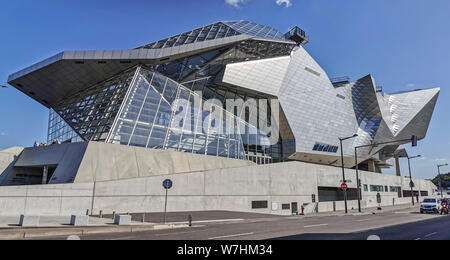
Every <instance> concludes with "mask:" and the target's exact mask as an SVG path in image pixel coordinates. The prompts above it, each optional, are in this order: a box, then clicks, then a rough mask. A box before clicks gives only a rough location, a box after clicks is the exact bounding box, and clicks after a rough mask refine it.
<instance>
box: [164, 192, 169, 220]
mask: <svg viewBox="0 0 450 260" xmlns="http://www.w3.org/2000/svg"><path fill="white" fill-rule="evenodd" d="M168 191H169V189H166V203H165V206H164V224H166V212H167V193H168Z"/></svg>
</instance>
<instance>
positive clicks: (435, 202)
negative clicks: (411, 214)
mask: <svg viewBox="0 0 450 260" xmlns="http://www.w3.org/2000/svg"><path fill="white" fill-rule="evenodd" d="M441 208H442V206H441V199H425V200H424V201H423V202H422V204H421V205H420V213H421V214H423V213H435V214H439V213H440V211H441Z"/></svg>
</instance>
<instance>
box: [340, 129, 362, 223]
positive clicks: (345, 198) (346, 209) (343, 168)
mask: <svg viewBox="0 0 450 260" xmlns="http://www.w3.org/2000/svg"><path fill="white" fill-rule="evenodd" d="M355 137H358V135H357V134H355V135H353V136H349V137H345V138H339V141H340V143H341V160H342V178H343V179H342V181H343V182H344V183H347V180H346V179H345V166H344V149H343V145H342V142H343V141H345V140H348V139H352V138H355ZM344 203H345V214H347V213H348V206H347V190H344Z"/></svg>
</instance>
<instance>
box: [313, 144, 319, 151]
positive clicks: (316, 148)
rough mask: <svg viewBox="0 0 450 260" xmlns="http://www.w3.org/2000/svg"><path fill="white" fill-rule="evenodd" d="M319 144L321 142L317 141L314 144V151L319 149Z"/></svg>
mask: <svg viewBox="0 0 450 260" xmlns="http://www.w3.org/2000/svg"><path fill="white" fill-rule="evenodd" d="M319 146H320V144H319V143H316V144H315V145H314V148H313V151H317V150H318V149H319Z"/></svg>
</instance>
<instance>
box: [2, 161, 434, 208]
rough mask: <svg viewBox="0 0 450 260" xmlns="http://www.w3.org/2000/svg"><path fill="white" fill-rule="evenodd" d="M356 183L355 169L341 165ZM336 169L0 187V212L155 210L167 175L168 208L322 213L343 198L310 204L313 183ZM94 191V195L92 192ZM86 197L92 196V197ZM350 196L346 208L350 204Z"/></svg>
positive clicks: (294, 165) (336, 174)
mask: <svg viewBox="0 0 450 260" xmlns="http://www.w3.org/2000/svg"><path fill="white" fill-rule="evenodd" d="M346 173H347V174H348V178H347V179H350V180H352V183H350V184H349V185H350V187H352V186H355V187H356V178H355V177H353V176H354V175H355V172H354V171H352V170H347V171H346ZM341 174H342V173H341V172H340V169H339V168H335V167H328V166H321V165H314V164H308V163H302V162H288V163H281V164H272V165H262V166H258V165H253V166H246V167H239V168H232V169H215V170H206V171H196V172H190V173H178V174H169V173H167V174H159V175H155V176H151V177H138V178H130V179H123V180H114V181H98V182H96V183H95V184H94V183H74V184H66V185H44V186H24V187H0V215H18V214H24V213H25V214H41V215H71V214H84V213H85V212H86V210H87V209H89V210H90V209H91V207H92V206H93V209H94V212H95V213H98V212H99V211H100V210H103V212H104V213H112V212H113V211H116V212H123V213H126V212H161V211H163V210H164V198H165V191H164V189H163V188H162V182H163V180H164V179H166V178H170V179H172V180H173V182H174V187H173V188H172V189H171V190H170V191H169V199H168V211H199V210H200V211H201V210H230V211H242V212H258V213H270V214H280V215H286V214H290V213H291V211H290V210H282V204H286V203H288V204H290V203H292V202H296V203H298V205H299V207H300V206H301V205H302V204H307V205H308V206H307V212H316V211H319V212H325V211H333V210H334V209H335V208H336V210H342V209H343V202H337V203H336V207H335V206H334V204H333V203H332V202H326V203H318V204H317V203H313V201H312V195H315V196H316V200H317V201H318V198H317V194H318V188H317V187H318V186H329V187H338V186H339V185H340V180H341V179H342V177H341V176H340V175H341ZM361 179H362V182H363V184H364V183H368V184H374V185H383V184H386V185H390V186H392V185H396V184H398V185H400V184H402V185H405V182H406V183H409V182H407V181H405V179H403V178H401V177H400V178H399V177H396V176H390V175H381V174H375V173H368V172H361ZM415 182H416V185H418V187H421V188H422V189H427V191H429V192H430V194H431V192H432V190H433V189H435V187H434V186H433V185H432V184H431V183H429V182H427V181H421V180H415ZM94 194H95V196H94ZM382 196H383V205H392V203H393V200H392V199H393V198H396V201H395V203H396V204H403V203H409V202H410V198H408V199H399V198H398V197H397V194H391V193H384V192H383V193H382ZM92 199H94V200H93V201H92ZM261 200H262V201H268V205H269V208H267V209H259V210H253V209H251V205H252V201H261ZM362 205H363V207H373V206H377V203H376V193H372V192H363V202H362ZM356 207H357V204H356V201H350V202H349V208H356Z"/></svg>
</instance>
